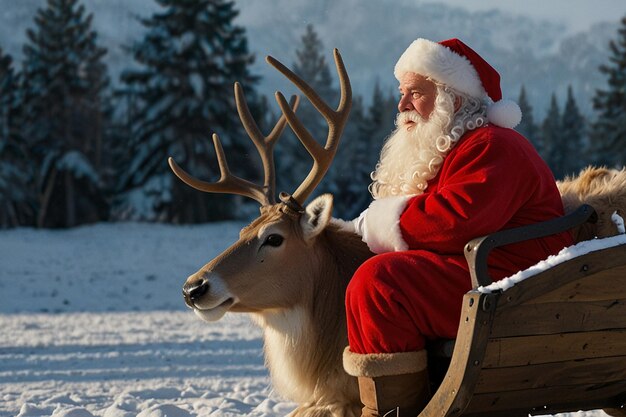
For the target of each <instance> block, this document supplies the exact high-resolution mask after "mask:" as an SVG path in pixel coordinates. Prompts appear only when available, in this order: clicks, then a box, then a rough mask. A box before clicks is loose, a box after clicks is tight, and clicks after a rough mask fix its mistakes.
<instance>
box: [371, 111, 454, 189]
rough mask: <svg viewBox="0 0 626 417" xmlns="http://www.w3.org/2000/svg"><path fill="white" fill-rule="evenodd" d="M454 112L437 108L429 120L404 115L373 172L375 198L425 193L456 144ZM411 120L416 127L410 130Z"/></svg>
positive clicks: (388, 140) (417, 115)
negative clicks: (409, 122) (451, 126)
mask: <svg viewBox="0 0 626 417" xmlns="http://www.w3.org/2000/svg"><path fill="white" fill-rule="evenodd" d="M452 119H453V113H450V112H447V111H442V109H435V110H434V111H433V113H432V114H431V116H430V117H429V118H428V120H424V119H423V118H422V117H421V116H420V115H419V114H418V113H417V112H415V111H411V112H403V113H400V114H398V117H397V118H396V126H397V128H396V130H394V131H393V132H392V134H391V135H390V137H389V139H387V141H386V142H385V145H384V146H383V149H382V151H381V154H380V155H381V156H380V162H379V163H378V164H377V165H376V170H375V171H374V172H373V173H372V179H373V180H374V182H373V183H372V184H371V185H370V192H371V193H372V196H373V197H374V198H375V199H378V198H381V197H388V196H394V195H417V194H422V193H423V192H424V190H426V187H428V181H429V180H431V179H433V178H434V177H435V176H436V175H437V173H438V172H439V169H440V168H441V165H442V163H443V160H444V158H445V156H446V155H447V153H448V152H449V151H450V149H452V146H453V145H454V143H452V140H451V138H450V136H449V135H448V134H449V132H450V125H451V123H452ZM407 120H411V121H413V122H414V124H413V125H412V126H411V127H410V129H407V127H408V125H407Z"/></svg>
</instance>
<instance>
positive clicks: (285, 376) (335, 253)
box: [169, 49, 372, 416]
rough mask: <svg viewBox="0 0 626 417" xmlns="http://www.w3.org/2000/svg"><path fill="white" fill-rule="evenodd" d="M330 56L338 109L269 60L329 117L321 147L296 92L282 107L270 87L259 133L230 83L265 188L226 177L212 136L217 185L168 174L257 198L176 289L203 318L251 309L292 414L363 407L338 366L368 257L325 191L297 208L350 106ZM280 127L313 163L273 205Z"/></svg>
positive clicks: (323, 167)
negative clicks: (348, 309) (274, 114)
mask: <svg viewBox="0 0 626 417" xmlns="http://www.w3.org/2000/svg"><path fill="white" fill-rule="evenodd" d="M334 58H335V64H336V67H337V72H338V74H339V81H340V86H341V99H340V102H339V105H338V107H337V109H336V110H333V109H331V108H330V107H329V106H328V105H327V104H326V103H325V102H324V101H323V100H321V99H320V97H319V96H318V95H317V94H316V93H315V91H313V89H312V88H311V87H310V86H309V85H308V84H306V83H305V82H304V81H302V80H301V79H300V78H299V77H297V76H296V75H295V74H293V73H292V72H291V71H290V70H289V69H287V68H286V67H285V66H284V65H282V64H281V63H280V62H278V61H277V60H275V59H274V58H272V57H267V61H268V63H269V64H271V65H272V66H274V67H275V68H276V69H277V70H278V71H280V72H281V73H282V74H283V75H285V76H286V77H287V78H288V79H289V80H290V81H291V82H292V83H293V84H295V85H296V86H297V87H298V88H299V89H300V90H301V91H302V92H303V93H304V95H305V96H306V97H307V98H308V99H309V101H310V102H311V103H312V104H313V105H314V106H315V107H316V108H317V110H318V111H319V112H320V113H321V114H322V115H323V116H324V117H325V119H326V120H327V123H328V126H329V129H328V136H327V138H326V144H325V146H324V147H322V146H321V145H320V144H319V143H318V142H317V141H316V140H315V139H314V138H313V137H312V136H311V134H310V133H309V132H308V130H307V129H306V128H305V127H304V126H303V124H302V123H301V122H300V121H299V120H298V118H297V117H296V115H295V109H296V107H297V104H298V98H297V97H293V98H292V100H291V103H287V101H286V100H285V97H284V96H283V95H282V94H281V93H276V100H277V102H278V104H279V106H280V108H281V111H282V116H281V117H280V119H279V120H278V122H277V123H276V125H275V126H274V128H273V130H272V131H271V133H270V134H269V135H267V136H263V134H262V133H261V132H260V130H259V128H258V126H257V125H256V123H255V121H254V120H253V118H252V116H251V114H250V111H249V109H248V106H247V104H246V102H245V98H244V95H243V91H242V88H241V86H240V85H239V83H235V88H234V90H235V100H236V104H237V111H238V113H239V118H240V120H241V122H242V125H243V126H244V129H245V130H246V132H247V134H248V136H249V137H250V139H251V140H252V142H253V143H254V145H255V146H256V148H257V150H258V152H259V154H260V156H261V160H262V164H263V170H264V183H263V185H262V186H261V185H258V184H253V183H251V182H249V181H246V180H244V179H241V178H239V177H235V176H233V175H232V174H231V172H230V170H229V168H228V165H227V163H226V158H225V156H224V151H223V149H222V146H221V143H220V140H219V137H218V135H217V134H214V135H213V143H214V146H215V150H216V154H217V158H218V164H219V167H220V173H221V177H220V179H219V180H218V181H217V182H214V183H208V182H205V181H201V180H198V179H196V178H193V177H192V176H190V175H189V174H188V173H186V172H185V171H184V170H182V169H181V168H180V167H178V165H177V164H176V163H175V162H174V161H173V159H172V158H169V163H170V167H171V168H172V170H173V171H174V173H175V174H176V175H177V176H178V177H179V178H180V179H181V180H182V181H184V182H185V183H187V184H188V185H190V186H192V187H194V188H196V189H198V190H200V191H205V192H214V193H230V194H239V195H244V196H247V197H250V198H253V199H255V200H256V201H258V202H259V203H260V204H261V208H260V211H261V214H260V216H259V217H258V218H257V219H255V220H254V221H253V222H252V223H251V224H250V225H248V226H246V227H244V228H243V229H242V230H241V232H240V236H239V240H238V241H237V242H235V243H234V244H233V245H232V246H230V247H229V248H228V249H226V250H225V251H224V252H223V253H222V254H220V255H218V256H217V257H216V258H215V259H213V260H212V261H211V262H209V263H208V264H206V265H205V266H204V267H202V268H201V269H200V270H199V271H198V272H196V273H195V274H193V275H191V276H190V277H189V278H188V279H187V281H186V282H185V284H184V286H183V295H184V298H185V302H186V304H187V305H188V306H189V307H191V308H192V309H193V310H194V312H195V313H196V314H197V315H198V316H200V317H201V318H202V319H204V320H206V321H215V320H219V319H220V318H221V317H222V316H223V315H224V314H225V313H226V312H247V313H250V314H251V316H252V318H253V320H254V321H255V322H256V323H258V324H259V325H260V326H261V327H262V329H263V338H264V353H265V360H266V365H267V367H268V368H269V371H270V375H271V379H272V382H273V385H274V387H275V388H276V389H277V391H278V392H279V393H281V394H282V395H283V396H285V397H286V398H288V399H290V400H292V401H295V402H297V403H298V407H297V408H296V410H295V411H294V412H293V415H294V416H353V415H354V416H357V415H359V414H360V409H361V403H360V400H359V393H358V386H357V382H356V378H353V377H351V376H349V375H348V374H346V373H345V371H344V370H343V367H342V360H341V357H342V352H343V349H344V347H345V346H346V345H347V344H348V341H347V331H346V319H345V307H344V296H345V290H346V287H347V285H348V282H349V280H350V278H351V277H352V275H353V273H354V271H355V270H356V268H358V266H359V265H361V264H362V263H363V261H365V260H366V259H367V258H368V257H370V256H372V254H371V252H370V251H369V249H368V248H367V246H366V245H365V243H363V242H362V241H361V238H360V237H359V236H357V235H356V234H354V233H352V232H350V231H347V230H345V228H344V227H342V224H341V223H340V221H338V220H335V219H332V217H331V213H332V205H333V200H332V196H331V195H328V194H327V195H322V196H320V197H318V198H316V199H315V200H313V201H312V202H311V203H310V204H309V205H307V206H306V207H303V204H304V202H305V201H306V199H307V197H308V196H309V195H310V194H311V193H312V192H313V190H314V189H315V187H316V186H317V185H318V184H319V182H320V181H321V180H322V178H323V177H324V175H325V173H326V171H327V170H328V167H329V166H330V163H331V161H332V159H333V157H334V155H335V153H336V151H337V146H338V144H339V140H340V137H341V134H342V131H343V128H344V126H345V124H346V121H347V119H348V115H349V111H350V106H351V87H350V81H349V78H348V75H347V72H346V69H345V66H344V64H343V61H342V59H341V56H340V54H339V52H338V51H337V50H336V49H335V51H334ZM286 123H288V124H289V125H290V127H291V128H292V130H293V131H294V132H295V133H296V136H297V137H298V139H299V140H300V141H301V143H302V144H303V145H304V146H305V148H306V149H307V151H308V152H309V153H310V155H311V156H312V157H313V161H314V162H313V167H312V168H311V171H310V172H309V173H308V175H307V177H306V178H305V180H304V181H303V182H302V184H301V185H300V186H299V187H298V188H297V190H296V191H295V192H294V193H293V194H292V195H289V194H287V193H280V202H276V200H275V172H274V161H273V154H272V152H273V147H274V145H275V143H276V141H277V140H278V138H279V136H280V135H281V133H282V131H283V129H284V128H285V126H286Z"/></svg>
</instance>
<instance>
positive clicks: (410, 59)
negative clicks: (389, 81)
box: [393, 38, 487, 99]
mask: <svg viewBox="0 0 626 417" xmlns="http://www.w3.org/2000/svg"><path fill="white" fill-rule="evenodd" d="M406 72H414V73H416V74H420V75H423V76H426V77H429V78H432V79H434V80H436V81H439V82H440V83H443V84H446V85H448V86H450V87H452V88H454V89H456V90H458V91H460V92H462V93H465V94H468V95H470V96H472V97H476V98H479V99H480V98H483V97H484V96H485V95H487V93H486V92H485V89H484V87H483V85H482V82H481V81H480V77H479V76H478V72H476V69H475V68H474V66H473V65H472V64H471V63H470V61H469V59H467V58H466V57H464V56H461V55H459V54H457V53H455V52H453V51H452V50H451V49H449V48H447V47H445V46H443V45H440V44H438V43H436V42H433V41H429V40H428V39H421V38H420V39H417V40H415V41H413V43H411V45H409V47H408V48H407V49H406V51H404V53H403V54H402V56H400V59H399V60H398V62H397V63H396V67H395V69H394V71H393V74H394V75H395V76H396V78H397V79H398V81H401V78H402V76H403V75H404V73H406Z"/></svg>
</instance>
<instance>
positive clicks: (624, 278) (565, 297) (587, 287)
mask: <svg viewBox="0 0 626 417" xmlns="http://www.w3.org/2000/svg"><path fill="white" fill-rule="evenodd" d="M620 298H626V265H622V266H617V267H614V268H611V269H607V270H604V271H601V272H598V273H596V274H593V275H589V276H586V277H583V278H581V279H578V280H576V281H573V282H570V283H567V284H565V285H563V286H561V287H560V288H557V289H555V290H553V291H549V292H546V293H545V294H543V295H540V296H538V297H535V298H533V299H531V300H529V301H527V303H550V302H555V301H600V300H614V299H620Z"/></svg>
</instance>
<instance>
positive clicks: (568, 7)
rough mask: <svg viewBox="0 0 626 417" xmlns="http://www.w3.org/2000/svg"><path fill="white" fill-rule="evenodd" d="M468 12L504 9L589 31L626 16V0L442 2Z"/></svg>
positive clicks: (480, 0) (463, 0)
mask: <svg viewBox="0 0 626 417" xmlns="http://www.w3.org/2000/svg"><path fill="white" fill-rule="evenodd" d="M423 2H424V3H432V2H435V3H445V4H448V5H454V6H458V7H463V8H465V9H468V10H473V11H478V10H488V9H500V10H503V11H509V12H513V13H518V14H523V15H527V16H530V17H534V18H546V19H549V20H554V21H558V22H563V23H565V24H566V25H567V27H568V28H569V29H570V30H571V31H580V30H586V29H588V28H589V27H590V26H591V25H592V24H594V23H598V22H606V21H611V22H615V21H618V20H619V19H621V18H622V17H624V16H625V15H626V0H439V1H428V0H424V1H423Z"/></svg>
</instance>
